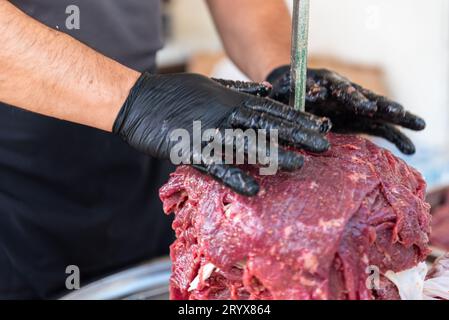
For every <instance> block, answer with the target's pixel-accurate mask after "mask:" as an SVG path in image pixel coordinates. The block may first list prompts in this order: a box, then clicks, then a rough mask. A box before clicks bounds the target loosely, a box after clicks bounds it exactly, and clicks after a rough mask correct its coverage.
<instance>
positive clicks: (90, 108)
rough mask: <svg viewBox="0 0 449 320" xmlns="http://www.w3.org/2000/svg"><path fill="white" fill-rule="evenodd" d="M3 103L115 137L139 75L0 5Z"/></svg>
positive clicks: (0, 98) (3, 3) (5, 3)
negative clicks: (113, 131) (115, 126)
mask: <svg viewBox="0 0 449 320" xmlns="http://www.w3.org/2000/svg"><path fill="white" fill-rule="evenodd" d="M0 43H1V46H0V101H1V102H4V103H7V104H11V105H14V106H17V107H20V108H23V109H26V110H29V111H32V112H36V113H40V114H43V115H47V116H51V117H55V118H59V119H62V120H67V121H71V122H76V123H79V124H83V125H88V126H91V127H95V128H99V129H102V130H106V131H111V129H112V126H113V122H114V120H115V118H116V116H117V114H118V112H119V110H120V108H121V106H122V105H123V103H124V101H125V99H126V97H127V95H128V93H129V90H130V89H131V87H132V86H133V84H134V83H135V81H136V80H137V78H138V77H139V74H138V73H137V72H135V71H133V70H131V69H129V68H126V67H125V66H123V65H120V64H119V63H117V62H115V61H113V60H111V59H109V58H107V57H105V56H103V55H101V54H99V53H97V52H95V51H94V50H92V49H90V48H88V47H87V46H85V45H83V44H82V43H80V42H78V41H77V40H75V39H73V38H71V37H70V36H68V35H65V34H63V33H61V32H58V31H55V30H52V29H50V28H47V27H46V26H44V25H43V24H41V23H39V22H37V21H35V20H33V19H32V18H30V17H28V16H27V15H25V14H24V13H22V12H21V11H20V10H18V9H17V8H16V7H14V6H13V5H12V4H10V3H9V2H8V1H5V0H0Z"/></svg>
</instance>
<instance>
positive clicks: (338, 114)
mask: <svg viewBox="0 0 449 320" xmlns="http://www.w3.org/2000/svg"><path fill="white" fill-rule="evenodd" d="M267 81H268V82H270V83H271V84H272V85H273V90H272V92H271V95H270V97H271V98H273V99H275V100H277V101H280V102H282V103H285V104H288V100H289V97H290V82H291V77H290V66H283V67H280V68H277V69H276V70H274V71H273V72H272V73H271V74H270V75H269V76H268V79H267ZM306 111H307V112H310V113H312V114H314V115H317V116H324V117H328V118H330V119H331V121H332V131H334V132H338V133H366V134H370V135H374V136H380V137H383V138H385V139H387V140H389V141H390V142H392V143H394V144H395V145H396V146H397V148H398V149H399V150H400V151H401V152H403V153H404V154H413V153H415V146H414V145H413V143H412V141H411V140H410V139H409V138H408V137H406V136H405V135H404V134H403V133H401V131H399V130H398V129H397V128H396V127H395V125H399V126H402V127H404V128H408V129H412V130H416V131H419V130H423V129H424V128H425V126H426V123H425V121H424V120H423V119H421V118H420V117H417V116H415V115H413V114H411V113H410V112H408V111H406V110H404V108H403V107H402V106H401V105H400V104H398V103H396V102H394V101H392V100H390V99H388V98H386V97H382V96H379V95H377V94H375V93H373V92H371V91H369V90H367V89H364V88H362V87H361V86H359V85H357V84H355V83H352V82H351V81H349V80H348V79H346V78H344V77H342V76H340V75H338V74H337V73H335V72H332V71H329V70H325V69H309V70H308V72H307V95H306Z"/></svg>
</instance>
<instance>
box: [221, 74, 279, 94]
mask: <svg viewBox="0 0 449 320" xmlns="http://www.w3.org/2000/svg"><path fill="white" fill-rule="evenodd" d="M212 80H214V81H215V82H217V83H219V84H221V85H222V86H224V87H226V88H228V89H231V90H234V91H237V92H240V93H247V94H250V95H253V96H259V97H268V96H269V95H270V93H271V90H272V86H271V84H269V83H268V82H262V83H257V82H244V81H233V80H223V79H215V78H213V79H212Z"/></svg>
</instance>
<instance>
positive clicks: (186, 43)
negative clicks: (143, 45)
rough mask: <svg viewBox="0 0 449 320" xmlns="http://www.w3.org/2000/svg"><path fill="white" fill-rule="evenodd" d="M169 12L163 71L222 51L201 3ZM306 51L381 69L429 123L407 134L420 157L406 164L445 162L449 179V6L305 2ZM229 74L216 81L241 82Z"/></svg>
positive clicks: (182, 1) (226, 67)
mask: <svg viewBox="0 0 449 320" xmlns="http://www.w3.org/2000/svg"><path fill="white" fill-rule="evenodd" d="M242 1H244V0H242ZM261 1H263V0H261ZM279 1H282V0H279ZM287 3H288V4H289V5H290V6H291V3H292V1H291V0H287ZM168 8H169V9H168V10H169V13H170V15H171V19H170V20H171V21H172V37H171V39H170V40H168V41H167V45H166V48H165V49H164V50H163V51H162V52H161V54H160V55H159V62H160V63H161V64H162V65H168V64H170V63H174V62H176V61H178V62H179V61H181V60H185V59H188V58H189V57H191V56H192V55H195V54H196V53H198V52H218V51H221V50H222V48H221V45H220V41H219V38H218V36H217V34H216V31H215V29H214V26H213V23H212V20H211V18H210V16H209V14H208V11H207V7H206V5H205V2H204V0H171V2H170V5H169V7H168ZM309 46H310V49H309V51H310V52H309V53H310V55H311V56H314V55H317V56H331V57H334V58H337V59H340V60H342V61H346V62H349V63H355V64H364V65H367V66H374V67H379V68H381V70H382V71H383V74H384V76H383V77H384V79H383V81H384V83H385V85H386V87H387V89H388V92H389V94H390V96H391V97H392V98H394V99H396V100H397V101H399V102H401V103H402V104H404V105H405V106H406V107H407V108H408V109H409V110H411V111H413V112H415V113H418V114H419V115H421V116H423V117H424V118H425V119H426V121H427V123H428V128H427V129H426V131H425V132H421V133H418V134H415V133H412V132H408V133H409V134H410V135H411V136H412V138H413V139H414V141H416V142H417V145H418V150H419V151H420V152H418V154H417V156H415V157H414V159H415V161H413V159H411V160H410V159H409V160H410V161H411V162H419V161H421V162H423V161H427V159H430V158H433V157H437V156H438V157H440V158H439V159H440V161H443V160H441V159H443V158H444V161H443V162H444V163H445V166H446V167H447V169H448V174H447V175H448V180H449V155H448V156H446V154H448V153H449V142H448V141H447V138H446V137H447V136H448V134H449V1H448V0H429V1H419V0H311V21H310V36H309ZM233 68H235V67H233V66H232V65H231V64H230V63H224V64H223V63H222V64H221V67H220V68H219V69H220V70H219V71H217V72H218V73H219V74H218V75H223V76H232V77H233V78H240V77H242V75H241V74H239V73H237V72H235V70H233ZM416 159H417V160H416ZM423 159H424V160H423ZM427 162H428V161H427ZM416 165H417V166H418V167H419V166H420V164H419V163H418V164H416ZM423 170H424V171H425V169H423Z"/></svg>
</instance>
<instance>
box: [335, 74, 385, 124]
mask: <svg viewBox="0 0 449 320" xmlns="http://www.w3.org/2000/svg"><path fill="white" fill-rule="evenodd" d="M334 78H336V77H335V76H334ZM337 79H338V78H337ZM330 90H331V95H332V97H333V98H334V99H336V100H337V101H339V102H340V103H341V104H342V106H344V107H345V108H346V109H349V110H350V111H351V112H353V113H355V114H360V115H367V116H369V115H373V114H375V113H376V111H377V104H376V102H375V101H371V100H369V99H368V98H366V97H365V96H364V95H363V94H362V93H361V92H359V91H358V90H357V89H356V88H355V87H354V86H352V84H351V83H349V82H346V81H342V80H334V81H333V82H331V84H330Z"/></svg>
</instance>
